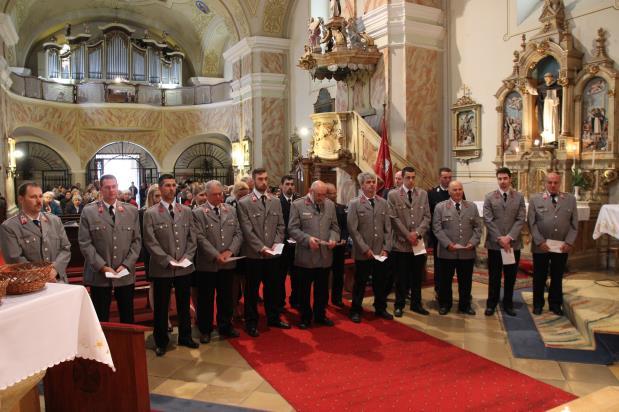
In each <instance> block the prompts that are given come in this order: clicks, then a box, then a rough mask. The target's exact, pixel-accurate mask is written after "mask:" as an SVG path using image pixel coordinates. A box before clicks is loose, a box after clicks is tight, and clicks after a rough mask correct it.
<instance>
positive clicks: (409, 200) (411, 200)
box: [408, 190, 413, 203]
mask: <svg viewBox="0 0 619 412" xmlns="http://www.w3.org/2000/svg"><path fill="white" fill-rule="evenodd" d="M408 203H413V191H412V190H409V191H408Z"/></svg>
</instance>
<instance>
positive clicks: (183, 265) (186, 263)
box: [170, 258, 191, 268]
mask: <svg viewBox="0 0 619 412" xmlns="http://www.w3.org/2000/svg"><path fill="white" fill-rule="evenodd" d="M170 265H172V266H176V267H177V268H186V267H189V266H191V260H189V259H187V258H185V259H183V260H181V261H180V262H177V261H175V260H173V261H171V262H170Z"/></svg>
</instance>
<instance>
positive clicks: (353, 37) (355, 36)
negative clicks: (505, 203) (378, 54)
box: [346, 17, 363, 49]
mask: <svg viewBox="0 0 619 412" xmlns="http://www.w3.org/2000/svg"><path fill="white" fill-rule="evenodd" d="M346 40H347V42H348V48H349V49H363V42H362V41H361V36H360V35H359V30H358V29H357V22H356V20H355V18H354V17H351V18H349V19H348V21H347V23H346Z"/></svg>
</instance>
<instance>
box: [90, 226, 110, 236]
mask: <svg viewBox="0 0 619 412" xmlns="http://www.w3.org/2000/svg"><path fill="white" fill-rule="evenodd" d="M106 233H107V226H99V225H95V226H94V227H91V228H90V236H91V237H93V238H100V237H103V236H105V234H106Z"/></svg>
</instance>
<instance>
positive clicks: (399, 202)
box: [388, 166, 431, 318]
mask: <svg viewBox="0 0 619 412" xmlns="http://www.w3.org/2000/svg"><path fill="white" fill-rule="evenodd" d="M415 175H416V173H415V169H414V168H412V167H410V166H407V167H405V168H404V169H402V180H403V184H402V186H400V187H399V189H394V190H392V191H391V192H389V197H388V199H389V206H390V209H391V227H392V228H393V229H394V230H393V249H392V251H391V254H390V256H391V257H392V258H393V264H394V266H395V274H396V278H395V288H396V289H395V304H394V306H395V310H394V312H393V314H394V315H395V316H396V317H398V318H399V317H402V314H403V310H404V306H405V305H406V295H407V294H408V290H409V289H410V290H411V291H412V292H411V306H410V308H411V310H412V311H413V312H416V313H419V314H421V315H428V314H429V312H428V311H427V310H425V309H424V308H423V305H422V303H421V281H422V277H423V272H424V269H425V266H426V247H425V244H424V241H423V237H424V235H425V233H426V232H427V230H428V229H429V227H430V222H431V218H430V205H429V203H428V193H427V192H426V191H425V190H420V189H418V188H417V187H415Z"/></svg>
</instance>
